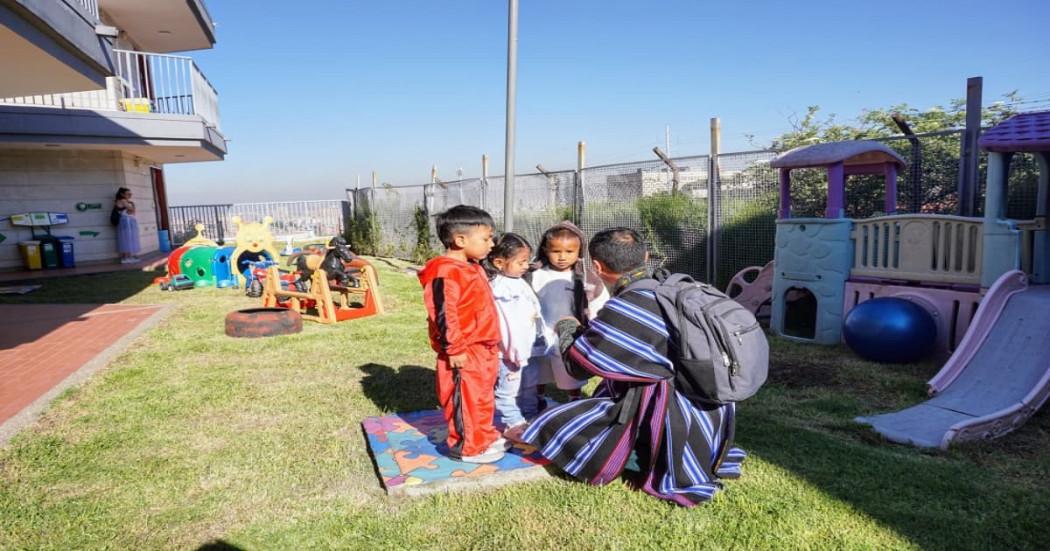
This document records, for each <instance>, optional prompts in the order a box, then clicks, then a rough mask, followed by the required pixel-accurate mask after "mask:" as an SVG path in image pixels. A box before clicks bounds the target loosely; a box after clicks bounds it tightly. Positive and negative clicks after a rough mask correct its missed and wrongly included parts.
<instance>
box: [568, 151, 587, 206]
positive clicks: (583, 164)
mask: <svg viewBox="0 0 1050 551" xmlns="http://www.w3.org/2000/svg"><path fill="white" fill-rule="evenodd" d="M585 168H587V142H585V141H583V140H580V141H578V142H576V189H575V190H574V191H573V194H572V215H573V216H574V217H575V218H576V219H575V220H573V221H572V223H573V224H576V225H577V226H579V225H580V224H581V223H582V222H583V202H584V189H585V188H584V184H585V183H586V182H585V180H586V178H585V175H584V173H583V169H585Z"/></svg>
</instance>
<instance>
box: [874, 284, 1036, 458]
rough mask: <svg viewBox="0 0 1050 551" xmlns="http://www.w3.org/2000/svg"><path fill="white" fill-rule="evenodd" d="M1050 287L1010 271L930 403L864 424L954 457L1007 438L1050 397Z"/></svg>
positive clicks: (933, 386)
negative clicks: (965, 447) (960, 450)
mask: <svg viewBox="0 0 1050 551" xmlns="http://www.w3.org/2000/svg"><path fill="white" fill-rule="evenodd" d="M1047 312H1050V285H1034V286H1030V285H1029V283H1028V278H1027V277H1026V276H1025V274H1024V273H1023V272H1020V271H1011V272H1008V273H1006V274H1004V275H1003V276H1002V277H1000V278H999V279H998V280H997V281H996V282H995V284H994V285H992V287H991V288H990V289H989V290H988V293H987V294H986V295H985V297H984V300H982V301H981V306H980V308H979V309H978V310H977V315H976V316H975V317H974V320H973V322H972V323H971V324H970V327H969V329H968V330H967V331H966V336H965V337H963V340H962V342H961V343H960V345H959V347H958V349H957V350H956V351H955V354H953V355H952V357H951V358H950V359H949V360H948V363H946V364H945V365H944V367H943V368H941V370H940V372H938V373H937V375H936V376H934V378H933V379H930V381H929V383H928V385H929V387H930V394H931V395H932V396H933V397H932V398H931V399H929V400H927V401H925V402H923V403H921V404H918V405H916V406H912V407H910V408H907V409H903V410H901V411H898V412H895V413H886V414H882V415H872V416H869V417H858V418H856V419H855V420H856V421H857V422H859V423H864V424H868V425H871V426H872V427H873V428H874V429H875V431H876V432H878V433H880V434H882V435H883V436H884V437H886V438H887V439H889V440H892V441H894V442H899V443H902V444H911V445H914V446H918V447H923V448H941V449H947V448H948V446H949V445H950V444H952V443H953V442H964V441H969V440H983V439H991V438H997V437H999V436H1002V435H1004V434H1006V433H1008V432H1010V431H1012V430H1014V429H1015V428H1017V427H1019V426H1021V425H1022V424H1024V422H1025V421H1027V420H1028V418H1029V417H1031V416H1032V414H1034V413H1035V412H1036V411H1037V410H1038V409H1039V407H1040V406H1042V405H1043V403H1044V402H1046V399H1047V397H1048V396H1050V354H1048V353H1047V350H1050V315H1047Z"/></svg>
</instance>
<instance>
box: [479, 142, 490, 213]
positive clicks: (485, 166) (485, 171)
mask: <svg viewBox="0 0 1050 551" xmlns="http://www.w3.org/2000/svg"><path fill="white" fill-rule="evenodd" d="M488 195H489V156H488V155H485V154H482V155H481V210H485V209H486V208H487V205H488Z"/></svg>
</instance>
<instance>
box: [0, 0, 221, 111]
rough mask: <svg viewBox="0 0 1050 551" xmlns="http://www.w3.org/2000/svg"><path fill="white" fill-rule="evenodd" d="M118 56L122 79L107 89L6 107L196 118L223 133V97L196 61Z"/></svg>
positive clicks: (18, 100) (124, 53)
mask: <svg viewBox="0 0 1050 551" xmlns="http://www.w3.org/2000/svg"><path fill="white" fill-rule="evenodd" d="M85 1H87V0H85ZM113 55H114V61H115V62H116V67H115V69H116V71H115V72H116V76H114V77H110V78H108V79H106V89H105V90H93V91H90V92H71V93H67V94H44V95H38V96H25V97H20V98H7V99H0V103H7V104H16V105H36V106H41V107H60V108H68V109H94V110H98V111H126V112H129V113H160V114H165V115H196V116H198V117H200V118H202V119H204V122H205V123H206V124H208V125H209V126H211V127H214V128H216V129H218V128H219V94H218V92H216V91H215V87H214V86H212V85H211V83H210V82H208V79H207V78H206V77H205V76H204V73H202V72H201V71H200V69H199V68H198V67H197V64H196V63H194V62H193V59H191V58H188V57H184V56H175V55H167V54H150V53H143V52H133V51H128V50H113Z"/></svg>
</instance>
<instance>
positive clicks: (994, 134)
mask: <svg viewBox="0 0 1050 551" xmlns="http://www.w3.org/2000/svg"><path fill="white" fill-rule="evenodd" d="M978 143H979V144H980V146H981V149H984V150H985V151H995V152H997V153H1037V152H1040V151H1050V111H1041V112H1038V113H1021V114H1019V115H1014V116H1012V117H1010V118H1008V119H1006V120H1005V121H1003V122H1001V123H999V124H997V125H995V126H993V127H991V128H989V129H988V130H987V131H985V132H984V133H983V134H981V139H980V141H979V142H978Z"/></svg>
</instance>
